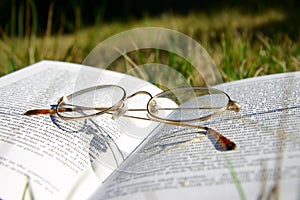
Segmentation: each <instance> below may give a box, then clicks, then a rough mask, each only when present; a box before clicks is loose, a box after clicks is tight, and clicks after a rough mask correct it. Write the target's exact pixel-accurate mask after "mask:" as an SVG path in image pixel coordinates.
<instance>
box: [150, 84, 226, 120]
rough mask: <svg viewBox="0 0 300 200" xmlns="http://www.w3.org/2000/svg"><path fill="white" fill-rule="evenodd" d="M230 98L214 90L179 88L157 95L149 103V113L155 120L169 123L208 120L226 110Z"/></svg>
mask: <svg viewBox="0 0 300 200" xmlns="http://www.w3.org/2000/svg"><path fill="white" fill-rule="evenodd" d="M228 101H229V97H228V96H227V95H226V94H225V93H223V92H222V91H220V90H216V89H212V88H201V87H191V88H177V89H173V90H169V91H165V92H162V93H160V94H158V95H156V96H155V97H154V98H152V99H151V101H150V102H149V103H148V112H149V113H150V115H151V116H152V117H154V118H157V119H161V120H169V121H181V122H182V121H193V120H201V119H206V118H207V117H208V116H211V115H213V114H215V113H217V112H219V111H220V110H222V109H224V108H225V107H226V106H227V104H228Z"/></svg>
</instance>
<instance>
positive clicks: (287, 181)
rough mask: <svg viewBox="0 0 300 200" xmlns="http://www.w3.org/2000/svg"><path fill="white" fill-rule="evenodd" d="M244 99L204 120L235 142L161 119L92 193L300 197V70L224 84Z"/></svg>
mask: <svg viewBox="0 0 300 200" xmlns="http://www.w3.org/2000/svg"><path fill="white" fill-rule="evenodd" d="M217 87H218V88H219V89H222V90H224V91H225V92H227V93H228V94H229V95H230V97H231V98H232V99H233V100H236V101H238V102H239V103H240V104H241V106H242V110H241V112H239V113H234V112H230V111H225V112H224V113H222V114H221V115H220V116H218V117H214V118H212V119H210V120H207V121H205V122H202V123H200V124H201V125H203V126H207V127H210V128H213V129H214V130H217V131H218V132H220V133H222V134H223V135H224V136H226V137H227V138H229V139H230V140H232V141H234V142H235V144H236V145H237V148H236V149H235V150H233V151H220V150H219V149H217V148H216V146H215V145H214V142H213V141H211V140H210V139H209V138H208V137H206V136H204V135H203V134H201V132H199V130H195V129H190V128H183V127H175V126H170V125H163V124H161V125H160V126H159V127H158V128H157V129H155V130H154V131H153V133H152V134H151V135H150V136H149V137H148V138H147V139H146V140H145V141H144V143H143V144H142V145H141V146H139V148H138V149H137V150H136V151H135V152H134V153H133V154H132V155H131V156H130V157H129V158H128V159H127V160H126V161H125V162H124V163H123V164H122V165H121V166H120V168H118V170H117V171H115V172H114V173H113V174H112V175H111V176H110V177H109V178H108V179H107V180H106V181H105V182H104V184H103V185H102V186H100V187H99V188H98V190H97V191H96V192H95V193H94V195H93V196H92V197H91V198H90V199H299V196H300V193H299V188H300V173H299V172H300V148H299V147H300V135H299V130H300V125H299V120H300V98H299V94H300V73H299V72H295V73H286V74H280V75H272V76H264V77H258V78H252V79H246V80H241V81H236V82H232V83H227V84H223V85H219V86H217Z"/></svg>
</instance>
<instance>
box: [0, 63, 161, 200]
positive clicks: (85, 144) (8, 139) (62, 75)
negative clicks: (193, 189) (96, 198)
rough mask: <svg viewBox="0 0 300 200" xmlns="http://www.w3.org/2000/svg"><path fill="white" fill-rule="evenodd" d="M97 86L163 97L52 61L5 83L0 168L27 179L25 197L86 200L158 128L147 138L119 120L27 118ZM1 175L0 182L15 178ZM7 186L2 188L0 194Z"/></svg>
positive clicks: (113, 76)
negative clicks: (30, 111) (75, 93)
mask: <svg viewBox="0 0 300 200" xmlns="http://www.w3.org/2000/svg"><path fill="white" fill-rule="evenodd" d="M99 84H118V85H120V86H122V87H124V89H125V90H126V91H128V92H129V93H131V92H133V91H134V90H139V89H146V90H150V91H151V92H158V91H159V90H158V89H157V88H156V87H154V86H151V85H149V84H147V83H146V82H144V81H141V80H139V79H136V78H133V77H129V76H126V75H124V74H119V73H115V72H110V71H104V70H100V69H95V68H91V67H83V66H81V65H76V64H71V63H62V62H54V61H42V62H39V63H37V64H34V65H32V66H30V67H27V68H24V69H22V70H19V71H17V72H15V73H12V74H9V75H7V76H4V77H1V79H0V93H1V96H0V101H1V106H0V167H1V168H5V169H7V170H9V171H13V172H15V173H17V174H19V175H20V177H26V178H27V179H26V181H27V182H26V183H25V185H28V187H27V192H26V193H30V194H29V195H26V196H31V197H32V198H34V199H83V198H87V197H88V196H89V195H90V194H91V193H92V192H93V191H94V190H95V189H96V187H97V186H99V185H100V184H101V182H102V181H103V180H104V179H105V178H106V177H107V176H108V175H109V174H110V173H111V172H112V171H113V170H114V168H116V167H117V166H118V165H119V164H120V163H121V162H122V161H123V159H124V158H125V157H126V156H127V155H128V154H129V153H130V152H131V151H132V150H133V149H134V148H135V147H136V146H137V145H138V144H139V142H140V141H141V140H143V139H144V137H145V136H146V135H147V134H148V133H149V132H150V129H151V128H152V129H153V127H154V126H156V124H154V123H153V124H150V125H149V124H148V126H147V128H148V132H146V131H141V128H139V127H138V128H136V129H134V130H135V131H134V130H132V129H129V128H130V127H131V126H133V123H129V122H128V121H124V120H123V121H122V120H121V119H118V120H119V121H118V123H116V122H115V121H114V120H112V119H111V116H103V117H99V118H96V119H92V120H84V121H79V122H78V121H68V122H67V121H64V120H61V119H59V118H58V117H57V115H50V116H49V115H48V116H47V115H44V116H42V115H39V116H25V115H24V113H25V112H26V111H27V110H30V109H43V108H44V109H49V108H51V106H53V105H55V104H57V100H58V99H59V98H60V97H62V96H64V95H68V94H70V93H73V92H75V91H78V90H79V89H83V88H86V87H91V86H94V85H99ZM83 122H84V124H83ZM83 125H84V126H83ZM83 127H84V128H83ZM128 127H129V128H128ZM128 131H130V132H128ZM124 142H125V143H126V144H125V145H124V144H123V143H124ZM0 175H1V177H0V178H1V180H6V179H11V177H13V176H8V175H7V173H1V174H0ZM20 179H22V178H19V179H14V180H13V181H16V182H20V181H19V180H20ZM16 185H17V183H16ZM20 185H24V183H23V182H22V183H21V182H20ZM6 186H7V184H6V183H5V182H1V183H0V188H5V187H6ZM1 195H2V193H0V198H1V199H2V198H5V196H1ZM3 195H4V194H3Z"/></svg>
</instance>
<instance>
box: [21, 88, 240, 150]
mask: <svg viewBox="0 0 300 200" xmlns="http://www.w3.org/2000/svg"><path fill="white" fill-rule="evenodd" d="M105 87H117V88H118V89H121V91H122V92H123V95H122V96H121V99H120V100H119V101H118V102H117V103H115V104H114V105H112V106H110V107H105V108H103V107H102V108H101V107H98V108H91V107H81V106H78V107H76V106H75V105H71V104H70V106H72V107H73V108H63V107H62V108H61V105H62V104H63V103H64V102H65V101H66V100H68V99H70V98H72V97H74V96H78V95H81V94H83V93H85V92H89V91H93V90H96V89H101V88H105ZM187 88H188V89H191V88H193V89H194V90H195V89H202V90H207V91H210V90H214V91H217V92H219V93H222V94H224V95H225V96H226V97H227V98H228V102H227V104H226V105H225V106H223V107H220V108H218V110H217V111H216V112H214V113H212V114H210V115H207V116H204V117H200V118H197V119H192V120H167V119H163V118H159V117H156V116H154V115H153V114H151V112H150V111H149V108H150V105H149V104H150V102H151V100H153V99H154V98H156V97H157V96H159V95H161V94H163V93H164V92H168V91H172V90H167V91H163V92H161V93H159V94H157V95H155V96H152V95H151V94H150V93H149V92H147V91H138V92H135V93H133V94H132V95H130V96H127V97H126V92H125V90H124V88H122V87H120V86H118V85H98V86H94V87H90V88H86V89H83V90H79V91H77V92H74V93H73V94H70V95H67V96H65V97H61V98H60V99H59V100H58V103H57V106H56V108H55V109H35V110H28V111H27V112H25V113H24V115H39V114H57V115H58V116H59V117H60V118H62V119H64V120H79V119H90V118H93V117H97V116H100V115H102V114H106V113H107V114H112V116H113V117H112V118H113V119H115V118H117V117H119V116H124V117H131V118H135V119H142V120H152V121H156V122H161V123H165V124H169V125H173V126H184V127H188V128H196V129H199V130H200V131H203V133H204V134H205V135H207V136H208V137H209V138H211V140H214V141H215V144H218V145H220V147H221V148H220V149H219V148H218V150H221V151H227V150H234V149H235V148H236V145H235V143H234V142H232V141H231V140H229V139H227V138H226V137H225V136H223V135H222V134H220V133H219V132H217V131H215V130H214V129H212V128H208V127H206V126H201V125H197V124H192V122H200V121H205V120H207V119H210V118H212V117H214V116H216V115H219V114H221V113H222V112H224V111H226V110H230V111H235V112H239V111H240V109H241V106H240V105H239V103H238V102H236V101H233V100H231V98H230V97H229V95H228V94H226V93H225V92H223V91H221V90H218V89H215V88H207V87H187ZM175 89H185V88H175ZM175 89H173V90H175ZM140 94H144V95H148V96H149V97H150V99H149V101H148V103H147V108H146V109H127V108H125V107H124V102H125V101H126V100H128V99H130V98H132V97H134V96H136V95H140ZM66 105H68V104H66ZM77 109H78V110H99V112H98V113H95V114H91V115H87V116H82V117H66V116H63V115H61V114H60V113H62V112H70V111H76V110H77ZM172 109H173V110H175V108H172ZM179 109H180V108H179ZM188 109H194V108H188ZM197 109H200V108H197ZM203 109H209V108H203ZM211 109H214V108H211ZM127 111H147V118H144V117H137V116H131V115H127V114H126V112H127ZM192 140H193V139H192Z"/></svg>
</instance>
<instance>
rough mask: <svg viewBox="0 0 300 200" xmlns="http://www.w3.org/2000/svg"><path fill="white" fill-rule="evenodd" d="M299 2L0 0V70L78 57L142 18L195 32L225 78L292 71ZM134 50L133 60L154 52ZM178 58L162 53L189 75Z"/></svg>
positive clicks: (297, 53)
mask: <svg viewBox="0 0 300 200" xmlns="http://www.w3.org/2000/svg"><path fill="white" fill-rule="evenodd" d="M299 8H300V3H299V2H298V1H296V0H287V1H279V0H267V1H258V0H248V1H238V0H229V1H222V0H212V1H205V0H198V1H196V0H185V1H179V0H164V1H157V0H153V1H146V2H145V1H137V0H111V1H109V0H103V1H95V0H65V1H58V0H44V1H37V0H2V1H1V2H0V51H1V54H0V75H4V74H7V73H10V72H12V71H14V70H17V69H19V68H21V67H24V66H27V65H29V64H32V63H35V62H37V61H40V60H43V59H51V60H61V61H68V62H74V63H82V61H83V60H84V58H85V57H86V56H87V55H88V53H89V52H90V51H91V50H92V49H93V48H94V47H95V46H96V45H97V44H99V43H100V42H101V41H103V40H104V39H106V38H108V37H110V36H112V35H114V34H117V33H119V32H121V31H124V30H128V29H131V28H137V27H145V26H155V27H166V28H171V29H174V30H178V31H180V32H182V33H185V34H187V35H189V36H191V37H192V38H194V39H195V40H197V41H198V42H199V43H200V44H202V45H203V47H204V48H205V49H206V50H207V51H208V53H209V54H210V55H211V57H212V59H213V60H214V61H215V63H216V65H217V66H218V67H219V68H220V71H221V72H222V75H223V78H224V81H231V80H236V79H243V78H247V77H253V76H259V75H265V74H272V73H280V72H287V71H298V70H299V69H300V67H299V66H300V65H299V64H300V38H299V33H300V26H299V25H300V15H299ZM140 53H141V52H138V56H135V59H134V62H136V63H137V64H141V63H144V62H149V61H150V60H151V59H152V60H154V61H158V60H159V59H157V58H155V57H159V56H157V53H155V52H153V54H154V56H153V55H152V54H151V53H150V54H149V52H147V54H145V55H143V56H140ZM153 57H154V58H153ZM175 60H176V59H175ZM182 62H183V61H182V60H180V59H177V60H176V61H174V55H172V56H171V58H170V57H169V59H166V61H165V63H166V64H168V65H170V66H174V68H176V69H177V70H179V71H180V70H182V71H184V73H186V74H187V76H192V74H193V73H192V71H189V68H187V67H186V64H185V63H182ZM182 66H184V67H182ZM114 69H116V70H117V69H118V68H114Z"/></svg>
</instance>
